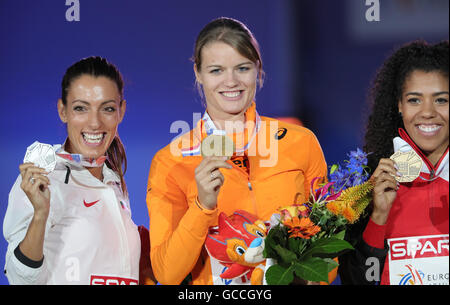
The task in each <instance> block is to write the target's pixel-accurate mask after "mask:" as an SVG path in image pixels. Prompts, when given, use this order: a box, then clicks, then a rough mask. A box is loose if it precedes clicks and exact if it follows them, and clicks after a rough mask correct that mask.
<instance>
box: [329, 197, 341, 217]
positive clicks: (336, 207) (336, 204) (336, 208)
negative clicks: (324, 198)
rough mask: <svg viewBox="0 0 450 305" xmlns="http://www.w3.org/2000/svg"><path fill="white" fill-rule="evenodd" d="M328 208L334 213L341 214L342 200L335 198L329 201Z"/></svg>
mask: <svg viewBox="0 0 450 305" xmlns="http://www.w3.org/2000/svg"><path fill="white" fill-rule="evenodd" d="M327 209H328V210H329V211H330V212H331V213H333V214H334V215H339V214H340V213H341V212H342V202H341V201H338V200H335V201H330V202H328V203H327Z"/></svg>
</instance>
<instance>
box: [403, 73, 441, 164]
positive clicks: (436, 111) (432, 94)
mask: <svg viewBox="0 0 450 305" xmlns="http://www.w3.org/2000/svg"><path fill="white" fill-rule="evenodd" d="M448 87H449V84H448V77H446V76H444V75H443V74H442V73H440V72H436V71H432V72H425V71H421V70H415V71H413V72H412V73H411V74H410V75H409V77H407V78H406V80H405V83H404V86H403V92H402V96H401V99H400V101H399V103H398V109H399V112H401V113H402V118H403V124H404V126H405V129H406V131H407V132H408V134H409V136H410V137H411V138H412V140H413V141H414V142H415V143H416V144H417V145H418V146H419V148H420V149H421V150H422V151H423V152H424V153H425V155H426V156H427V157H428V159H429V160H430V161H431V162H432V163H433V164H436V162H437V161H438V160H439V158H440V157H441V156H442V154H443V153H444V152H445V150H446V149H447V147H448V143H449V126H448V119H449V88H448Z"/></svg>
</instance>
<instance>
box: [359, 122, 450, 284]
mask: <svg viewBox="0 0 450 305" xmlns="http://www.w3.org/2000/svg"><path fill="white" fill-rule="evenodd" d="M399 133H400V136H401V138H400V137H396V138H395V139H394V152H397V151H410V150H411V149H414V150H415V151H416V152H417V154H419V156H420V157H421V158H422V160H423V166H422V169H421V173H420V176H419V177H418V178H417V179H415V180H414V181H413V182H410V183H401V184H400V187H399V189H398V191H397V197H396V199H395V201H394V203H393V204H392V208H391V210H390V212H389V217H388V220H387V222H386V224H385V225H383V226H379V225H377V224H375V223H374V222H372V221H371V220H369V222H368V224H367V227H366V229H365V231H364V233H363V239H364V241H365V242H366V243H367V244H368V245H369V246H371V247H374V248H379V249H383V248H384V247H385V245H386V244H387V246H388V248H389V251H388V253H387V257H386V260H385V264H384V269H383V272H382V274H381V284H382V285H383V284H385V285H389V284H393V285H403V284H447V285H448V283H449V278H448V274H449V273H448V272H449V265H448V257H449V256H448V255H449V244H448V240H449V235H448V234H449V160H448V158H449V156H448V148H447V150H446V151H445V153H444V154H443V155H442V157H441V158H440V160H439V161H438V162H437V164H436V165H435V166H434V165H433V164H431V162H430V161H429V160H428V159H427V158H426V156H425V155H424V154H423V153H422V151H421V150H420V149H419V148H418V147H417V146H416V145H415V144H414V142H413V141H412V140H411V139H410V137H409V136H408V134H407V133H406V132H405V131H404V130H403V129H400V130H399ZM385 242H386V244H385Z"/></svg>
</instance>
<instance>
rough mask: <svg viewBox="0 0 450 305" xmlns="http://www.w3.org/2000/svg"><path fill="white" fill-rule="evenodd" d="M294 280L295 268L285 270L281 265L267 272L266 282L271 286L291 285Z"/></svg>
mask: <svg viewBox="0 0 450 305" xmlns="http://www.w3.org/2000/svg"><path fill="white" fill-rule="evenodd" d="M293 280H294V268H293V266H290V267H289V268H284V267H282V266H280V265H273V266H270V267H269V269H267V271H266V281H267V284H269V285H289V284H290V283H291V282H292V281H293Z"/></svg>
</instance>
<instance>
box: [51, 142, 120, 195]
mask: <svg viewBox="0 0 450 305" xmlns="http://www.w3.org/2000/svg"><path fill="white" fill-rule="evenodd" d="M64 144H65V142H64ZM64 144H63V145H59V144H58V145H54V146H53V147H54V149H55V151H56V150H58V149H59V153H60V154H56V167H55V169H59V170H66V171H70V175H71V176H72V177H73V178H75V182H77V183H78V184H82V185H86V186H98V187H102V186H103V187H104V186H105V184H109V183H113V184H118V185H120V178H119V175H117V173H115V172H114V171H113V170H112V169H110V168H109V167H108V166H107V165H106V163H103V164H102V165H101V166H102V174H103V181H100V180H98V179H97V178H95V177H94V176H92V174H91V173H90V172H89V171H88V170H87V168H86V167H84V166H83V165H81V164H80V163H77V162H74V161H71V160H70V159H67V158H66V157H65V156H62V155H68V154H69V153H68V152H66V151H65V150H64Z"/></svg>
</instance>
